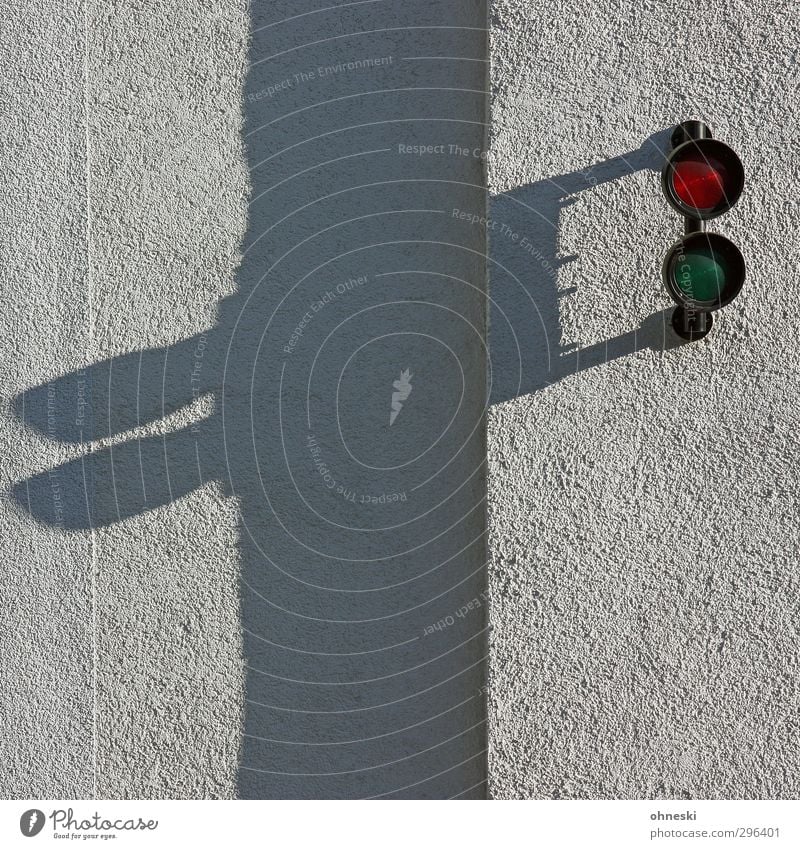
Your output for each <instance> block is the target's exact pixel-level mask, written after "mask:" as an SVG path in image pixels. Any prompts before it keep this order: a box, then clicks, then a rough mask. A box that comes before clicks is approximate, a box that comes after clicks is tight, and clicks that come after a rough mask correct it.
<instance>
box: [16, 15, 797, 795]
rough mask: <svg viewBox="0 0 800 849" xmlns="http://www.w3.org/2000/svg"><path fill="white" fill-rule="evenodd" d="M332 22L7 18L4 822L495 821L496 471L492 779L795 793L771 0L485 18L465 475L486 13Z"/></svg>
mask: <svg viewBox="0 0 800 849" xmlns="http://www.w3.org/2000/svg"><path fill="white" fill-rule="evenodd" d="M332 5H333V4H332V3H330V2H329V0H326V2H322V0H319V2H316V0H315V2H314V3H311V4H308V5H306V6H303V7H302V8H299V7H298V6H297V3H296V2H288V0H286V2H278V3H270V4H267V3H261V2H252V3H250V4H247V3H245V2H243V0H215V2H213V3H203V4H199V3H195V4H186V3H178V2H173V0H152V2H147V3H145V4H142V3H139V2H132V0H131V1H130V2H127V1H126V2H118V0H115V2H112V3H107V2H106V3H95V2H91V3H88V4H87V6H86V9H85V10H84V9H79V10H76V9H75V8H74V5H73V4H66V3H60V2H42V3H40V4H38V5H37V6H36V8H35V9H34V10H33V11H34V12H35V14H32V12H31V8H30V6H27V7H26V8H25V9H22V8H19V9H18V8H16V7H15V6H8V8H7V9H6V10H4V18H5V19H6V20H7V21H8V22H9V33H8V37H7V44H8V45H9V50H8V51H7V53H6V58H5V60H4V62H5V64H4V67H3V77H4V79H5V80H6V86H5V89H4V93H3V100H2V102H3V106H4V112H5V113H6V114H8V115H9V120H7V121H6V122H4V124H3V127H4V129H3V141H4V145H3V149H4V151H5V152H6V154H7V158H8V160H9V162H13V164H14V167H13V168H7V169H4V171H3V177H2V179H3V181H4V196H5V199H6V202H5V206H4V216H5V217H4V224H5V229H6V232H7V234H8V236H9V238H8V241H7V243H6V245H5V247H4V248H3V250H4V255H3V260H4V263H3V275H2V280H3V291H4V294H5V303H6V304H7V308H6V313H5V320H6V322H7V327H8V332H7V334H5V335H4V336H3V339H4V341H3V343H2V344H3V346H4V349H3V353H4V356H3V357H2V358H0V380H2V390H3V391H2V395H3V397H4V398H5V399H6V404H5V407H4V409H3V411H2V416H1V417H0V434H2V440H3V444H4V448H5V450H4V454H3V456H4V457H5V458H6V463H5V464H4V468H3V492H4V493H6V497H4V498H3V500H2V501H1V502H0V508H1V509H0V522H2V525H0V533H2V538H3V541H4V546H3V554H4V572H3V579H2V592H3V596H4V598H5V599H7V603H6V604H5V605H4V607H3V611H2V613H0V617H2V628H3V630H4V631H5V632H6V633H8V634H10V635H11V637H10V639H8V640H6V642H5V643H4V656H3V661H2V663H0V684H1V685H2V693H3V695H2V698H0V710H2V716H0V719H2V721H0V761H2V764H3V768H2V769H0V796H7V797H62V798H70V797H73V798H74V797H89V796H92V795H96V796H99V797H207V798H210V797H231V796H236V795H240V796H244V797H282V796H287V797H298V796H299V797H311V796H318V797H353V796H388V797H392V796H395V797H455V796H460V797H462V798H467V797H478V798H480V797H483V796H484V795H485V793H486V783H485V779H486V745H487V744H486V737H485V730H484V715H485V714H484V703H485V702H484V700H485V692H484V686H483V682H484V673H485V669H484V665H483V660H484V655H485V651H486V647H485V632H484V628H485V625H486V621H485V617H486V610H487V607H486V603H485V599H486V596H485V593H484V591H485V589H486V586H485V573H484V566H485V562H486V557H487V552H486V549H485V540H484V533H485V529H486V512H485V506H486V505H485V502H484V495H485V491H486V481H485V475H484V465H483V462H484V459H485V457H486V455H487V453H488V462H489V484H488V494H489V498H488V520H489V531H490V538H489V552H488V556H489V582H490V586H489V589H490V593H491V625H492V636H491V656H490V663H491V677H490V688H489V698H488V704H489V726H490V727H489V776H490V791H491V794H492V795H493V796H495V797H498V798H520V797H546V798H549V797H581V798H583V797H631V798H637V797H674V798H677V797H684V796H694V797H738V796H751V797H796V795H797V793H798V789H800V788H798V786H797V775H798V774H799V771H798V766H800V753H799V752H798V745H797V738H798V730H799V729H798V714H799V711H798V697H797V658H798V654H799V650H800V635H798V621H800V620H798V609H797V607H798V603H797V598H798V580H797V578H796V574H795V573H796V568H797V548H798V531H797V508H796V497H795V492H796V490H797V483H798V481H797V477H798V472H797V469H796V458H797V437H798V423H797V415H796V413H795V409H794V408H795V398H796V396H797V388H798V386H797V384H798V377H797V374H798V356H800V355H799V354H798V351H797V333H796V331H795V330H794V323H793V317H794V315H795V314H796V312H797V306H798V304H797V301H798V294H797V287H796V285H795V284H794V279H793V270H794V268H795V266H796V264H797V253H798V247H797V240H796V238H795V231H796V224H797V219H798V209H797V200H796V197H795V195H796V192H795V185H796V179H797V158H796V154H795V153H794V148H793V145H794V136H795V135H796V126H797V122H796V115H795V103H796V94H797V88H798V83H800V74H799V73H798V65H797V44H798V16H797V13H796V12H795V11H794V9H793V8H792V6H791V4H789V3H788V2H784V0H781V2H779V3H777V4H774V3H771V4H767V3H763V4H755V5H754V4H752V3H748V4H745V3H740V2H735V3H727V4H724V5H722V4H712V3H707V2H701V3H694V4H691V5H690V6H687V7H686V9H682V8H676V7H673V6H671V5H668V4H666V3H661V2H659V3H656V4H650V5H648V6H645V7H642V6H641V4H639V5H637V4H636V3H633V2H623V3H622V4H619V3H615V4H610V3H602V4H599V5H598V4H594V5H591V6H590V7H587V6H586V5H582V6H581V5H578V6H575V7H573V8H571V9H565V8H564V7H563V5H561V4H556V3H553V2H549V0H548V2H544V3H535V4H534V3H532V2H520V0H505V2H496V3H495V4H494V5H493V13H492V21H491V29H492V44H491V58H492V97H493V100H492V104H493V105H492V108H493V113H492V121H493V130H492V144H491V153H490V156H489V160H488V161H489V180H490V189H491V198H490V205H489V222H488V233H489V237H490V239H491V251H490V256H489V258H488V264H489V267H490V282H491V291H490V308H489V309H490V313H491V315H490V318H491V338H490V351H491V356H490V366H491V368H490V371H489V380H490V381H491V385H490V400H491V406H490V411H489V417H488V418H489V422H488V448H487V445H486V440H485V434H484V427H483V422H484V419H483V412H484V395H485V393H484V390H485V381H484V370H485V369H484V366H485V360H486V351H485V347H484V346H485V335H484V323H485V318H486V315H485V313H486V306H485V294H486V293H485V286H486V274H485V268H484V265H485V257H484V253H485V240H486V230H487V227H486V226H484V225H485V221H481V217H482V216H485V193H484V185H485V183H484V159H483V148H484V145H485V142H484V137H483V136H484V130H485V123H486V111H485V99H484V92H483V89H484V87H485V79H484V75H485V64H486V63H485V59H486V56H487V50H488V45H487V43H486V35H485V29H484V28H485V8H484V6H483V5H482V4H481V3H479V2H473V0H469V2H461V1H460V2H456V0H440V2H424V3H423V2H409V3H406V4H396V3H390V2H384V0H374V2H372V0H369V2H356V3H352V2H351V3H343V4H340V5H339V6H338V7H337V8H335V9H327V7H328V6H332ZM326 9H327V11H326ZM84 13H85V14H84ZM34 22H35V24H34ZM34 30H35V31H34ZM365 60H370V61H369V62H366V61H365ZM341 63H344V64H341ZM347 63H351V64H350V65H348V64H347ZM320 69H323V70H320ZM688 117H702V118H705V119H706V120H707V121H708V122H709V123H710V124H711V126H712V127H713V129H714V132H715V134H716V135H717V136H718V137H720V138H722V139H723V140H725V141H727V142H729V143H730V144H731V145H732V146H733V147H734V148H735V149H736V150H738V151H739V153H740V154H741V155H742V158H743V160H744V163H745V167H746V169H747V173H748V186H747V190H746V192H745V195H744V196H743V198H742V200H741V201H740V203H739V205H738V206H737V207H736V209H735V210H734V211H733V212H731V213H729V214H728V215H726V216H725V217H724V218H723V219H720V220H719V222H717V223H716V224H715V229H718V230H719V231H720V232H723V233H725V234H726V235H729V236H730V237H731V238H733V239H734V240H735V241H736V242H737V243H738V244H739V245H740V246H741V248H742V250H743V252H744V254H745V256H746V258H747V261H748V270H749V278H748V283H747V287H746V289H745V291H744V293H743V294H742V296H741V297H740V298H739V299H738V300H737V301H736V302H735V303H734V304H733V305H732V306H730V307H728V308H726V309H725V310H724V311H723V313H722V314H721V315H720V316H719V320H718V322H717V324H716V326H715V328H714V331H713V332H712V335H711V336H710V337H708V339H707V340H705V341H703V342H701V343H698V344H695V345H692V346H679V345H677V340H676V339H675V338H674V337H673V336H672V335H671V332H670V331H669V330H668V328H667V327H666V326H665V323H666V321H667V320H668V316H669V312H670V303H669V301H668V299H667V297H666V295H665V294H664V293H663V291H662V289H661V285H660V281H659V268H660V263H661V260H662V257H663V255H664V253H665V251H666V250H667V247H668V246H669V245H670V244H671V243H672V242H673V241H674V240H675V239H676V238H677V237H678V235H679V234H680V226H681V224H680V221H679V220H678V218H677V216H675V215H674V214H673V213H672V212H671V211H670V210H669V208H668V207H667V205H666V202H665V201H664V200H663V199H662V198H661V195H660V190H659V186H658V169H659V167H660V162H661V159H662V156H663V151H664V150H665V145H666V135H667V133H666V130H667V128H668V127H670V126H671V125H672V124H673V123H674V122H676V121H678V120H681V119H684V118H688ZM401 146H402V147H401ZM420 146H421V147H422V150H420ZM454 213H455V214H454ZM340 286H341V287H343V289H341V290H340V289H338V288H337V287H340ZM406 369H407V370H408V371H410V372H411V373H412V374H411V377H410V380H409V381H408V382H405V383H404V382H403V380H402V379H401V372H402V371H404V370H406ZM398 380H399V381H400V384H401V388H402V387H405V389H404V390H403V391H400V390H397V389H396V388H395V386H394V383H395V382H396V381H398ZM409 384H410V386H411V390H410V392H409V391H408V386H409ZM393 392H399V394H398V395H397V398H396V404H395V406H394V408H393V407H392V395H393ZM397 404H399V405H400V406H399V408H398V407H397ZM391 412H395V413H397V416H396V418H394V420H392V423H391V424H390V413H391ZM331 482H332V484H333V485H332V486H331ZM395 495H396V496H397V497H396V498H394V496H395Z"/></svg>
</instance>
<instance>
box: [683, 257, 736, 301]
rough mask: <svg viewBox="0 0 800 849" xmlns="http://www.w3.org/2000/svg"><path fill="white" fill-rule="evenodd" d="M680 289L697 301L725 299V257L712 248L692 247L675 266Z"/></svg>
mask: <svg viewBox="0 0 800 849" xmlns="http://www.w3.org/2000/svg"><path fill="white" fill-rule="evenodd" d="M673 274H674V275H675V282H676V283H677V284H678V287H679V288H680V290H681V291H682V292H683V293H684V295H686V297H687V298H689V299H690V300H692V301H695V302H696V303H707V304H712V303H715V302H717V301H721V300H722V299H723V295H724V292H725V288H726V284H727V278H728V268H727V263H726V262H725V259H724V257H723V256H721V255H720V254H717V253H715V252H714V251H713V250H712V249H711V248H702V247H697V248H691V249H690V250H688V251H687V252H686V254H685V255H684V256H682V257H679V258H678V261H677V262H676V263H675V266H674V268H673Z"/></svg>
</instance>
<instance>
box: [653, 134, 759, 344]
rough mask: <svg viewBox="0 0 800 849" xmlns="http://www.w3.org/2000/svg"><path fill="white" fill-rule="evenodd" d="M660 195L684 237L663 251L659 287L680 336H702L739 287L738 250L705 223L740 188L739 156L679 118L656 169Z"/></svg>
mask: <svg viewBox="0 0 800 849" xmlns="http://www.w3.org/2000/svg"><path fill="white" fill-rule="evenodd" d="M661 187H662V189H663V191H664V196H665V197H666V198H667V200H668V201H669V203H670V205H671V206H672V208H673V209H675V211H676V212H678V213H680V214H681V215H682V216H683V217H684V225H685V236H684V238H682V239H680V240H679V241H678V242H676V243H675V244H674V245H673V246H672V247H671V248H670V250H669V253H668V254H667V256H666V258H665V260H664V266H663V269H662V277H663V280H664V286H665V288H666V290H667V292H669V294H670V296H671V297H672V299H673V300H674V301H675V303H676V304H677V305H678V306H677V307H676V308H675V311H674V313H673V315H672V326H673V328H674V329H675V332H676V333H677V334H678V335H679V336H681V337H682V338H683V339H688V340H690V341H694V340H696V339H702V338H703V337H704V336H705V335H706V334H707V333H708V332H709V331H710V330H711V326H712V324H713V318H712V315H711V314H712V313H713V312H715V311H716V310H718V309H720V308H721V307H724V306H725V305H726V304H729V303H730V302H731V301H732V300H733V299H734V298H735V297H736V296H737V295H738V294H739V292H740V291H741V289H742V286H743V284H744V278H745V262H744V257H743V256H742V254H741V251H740V250H739V248H737V247H736V245H734V244H733V242H731V241H730V240H729V239H726V238H725V237H724V236H721V235H719V234H718V233H708V232H706V229H705V222H706V221H708V220H710V219H712V218H716V217H717V216H718V215H722V214H723V213H724V212H727V211H728V210H729V209H730V208H731V207H732V206H733V205H734V204H735V203H736V201H738V200H739V196H740V195H741V193H742V189H743V188H744V168H743V167H742V163H741V160H740V159H739V157H738V156H737V155H736V154H735V153H734V152H733V150H731V148H729V147H728V146H727V145H726V144H723V143H722V142H720V141H717V140H716V139H713V138H712V137H711V130H710V129H709V128H708V126H707V125H706V124H704V123H702V121H684V122H683V123H682V124H679V125H678V126H677V127H676V128H675V130H674V131H673V133H672V150H671V151H670V153H669V156H668V157H667V161H666V164H665V165H664V169H663V171H662V172H661Z"/></svg>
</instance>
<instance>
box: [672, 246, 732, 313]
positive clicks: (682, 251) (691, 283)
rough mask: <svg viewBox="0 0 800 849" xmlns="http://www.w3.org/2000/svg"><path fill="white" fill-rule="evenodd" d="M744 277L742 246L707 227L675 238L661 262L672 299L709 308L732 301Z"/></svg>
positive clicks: (699, 307)
mask: <svg viewBox="0 0 800 849" xmlns="http://www.w3.org/2000/svg"><path fill="white" fill-rule="evenodd" d="M744 277H745V265H744V257H743V256H742V252H741V251H740V250H739V248H737V247H736V245H734V244H733V242H731V240H730V239H726V238H725V237H724V236H720V235H719V233H707V232H705V231H701V232H695V233H691V234H687V235H686V236H684V238H683V239H681V240H680V241H679V242H676V243H675V244H674V245H673V246H672V248H671V249H670V251H669V253H668V254H667V256H666V257H665V259H664V265H663V266H662V279H663V280H664V285H665V286H666V288H667V291H668V292H669V293H670V295H671V296H672V299H673V300H674V301H675V302H676V303H677V304H681V305H683V306H686V307H687V308H688V309H692V308H695V309H700V310H703V311H706V312H713V311H714V310H718V309H719V308H720V307H724V306H725V305H726V304H729V303H730V302H731V301H732V300H733V299H734V298H735V297H736V296H737V295H738V294H739V292H740V291H741V289H742V286H743V284H744Z"/></svg>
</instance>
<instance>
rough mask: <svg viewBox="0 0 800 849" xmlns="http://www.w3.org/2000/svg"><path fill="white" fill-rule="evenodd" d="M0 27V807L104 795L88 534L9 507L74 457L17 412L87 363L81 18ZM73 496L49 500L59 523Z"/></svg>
mask: <svg viewBox="0 0 800 849" xmlns="http://www.w3.org/2000/svg"><path fill="white" fill-rule="evenodd" d="M0 16H1V17H2V19H3V25H4V26H3V42H4V49H3V52H2V59H0V65H1V67H0V75H2V78H3V81H4V82H3V90H2V95H0V104H2V107H1V108H2V122H0V127H1V129H0V149H2V155H3V169H2V176H0V181H2V196H3V203H2V212H0V218H1V219H2V229H3V240H2V248H0V254H1V258H2V269H3V271H2V283H0V286H2V301H3V304H4V309H3V320H4V322H5V326H4V330H3V333H2V335H0V386H1V387H2V390H1V392H2V397H3V398H4V399H5V400H4V403H3V408H2V413H1V414H0V445H2V449H1V450H2V456H3V464H2V472H0V475H2V484H0V488H2V491H3V493H4V494H5V495H6V497H4V498H3V499H2V500H0V539H2V579H1V583H0V586H1V587H2V590H1V592H2V598H3V604H2V606H0V634H2V663H0V693H2V695H1V696H0V763H1V764H2V769H0V798H9V797H40V798H54V797H59V796H62V797H64V796H72V797H78V798H81V797H85V796H90V795H91V794H92V793H93V770H92V740H93V734H92V715H93V714H92V702H93V699H92V627H91V623H92V601H91V599H92V591H91V582H92V572H91V552H90V543H89V539H88V534H82V535H73V536H69V535H66V534H65V533H64V532H63V528H60V527H58V525H57V524H56V525H54V526H49V527H48V526H43V525H36V524H34V523H33V522H31V521H30V520H29V519H27V520H26V519H25V518H24V517H23V516H21V515H20V511H19V508H18V506H17V505H16V503H15V502H14V501H13V500H12V499H10V498H8V497H7V493H8V490H9V487H10V486H11V484H12V483H14V482H16V481H19V480H24V479H26V478H28V477H29V476H30V475H33V474H36V473H39V472H46V471H47V470H48V469H49V468H51V467H52V466H55V465H57V464H58V463H59V462H62V461H64V460H65V459H67V458H68V457H69V456H71V455H72V454H73V453H74V452H73V451H72V450H71V449H70V448H69V447H67V446H64V445H60V444H59V443H58V441H57V440H53V439H51V438H50V437H49V436H48V435H47V430H48V428H47V425H46V423H45V428H44V431H45V432H44V433H39V434H36V435H32V434H29V433H27V432H25V431H24V429H23V427H22V425H21V424H20V421H19V419H18V418H17V417H16V416H15V415H14V410H13V408H12V405H11V404H10V403H9V399H10V398H11V397H12V396H14V395H15V394H16V393H17V392H19V391H20V390H21V389H25V388H27V387H29V386H34V385H37V384H41V383H42V382H43V381H46V380H48V379H49V377H50V376H51V375H53V374H58V373H60V372H61V371H64V370H70V369H76V368H80V367H81V366H83V365H85V364H86V362H87V356H88V333H87V317H88V293H87V286H86V281H87V240H86V173H85V121H84V116H85V112H84V85H83V81H84V66H83V55H84V30H83V16H82V14H81V13H80V10H76V9H75V8H74V6H73V4H72V3H67V2H31V3H26V4H15V3H4V4H3V7H2V11H0ZM51 409H52V408H51ZM46 410H47V392H45V411H46ZM63 486H64V481H63V479H61V478H59V477H58V476H55V477H52V478H48V479H47V485H46V487H45V498H46V499H47V501H48V502H49V503H50V504H51V505H52V507H53V509H54V511H55V512H56V513H57V515H58V516H62V515H63V511H64V509H65V505H64V503H63V496H64V490H63Z"/></svg>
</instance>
